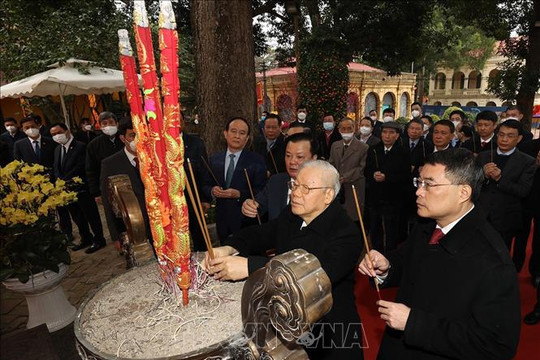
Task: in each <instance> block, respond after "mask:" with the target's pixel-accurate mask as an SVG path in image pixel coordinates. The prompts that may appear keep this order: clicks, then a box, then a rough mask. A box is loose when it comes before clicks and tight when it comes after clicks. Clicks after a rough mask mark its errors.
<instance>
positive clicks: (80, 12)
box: [0, 0, 130, 81]
mask: <svg viewBox="0 0 540 360" xmlns="http://www.w3.org/2000/svg"><path fill="white" fill-rule="evenodd" d="M0 20H1V22H2V24H3V25H2V27H0V39H2V40H1V43H0V48H1V49H2V51H1V52H0V70H1V71H2V72H3V73H4V76H5V80H6V81H13V80H17V79H20V78H24V77H26V76H29V75H32V74H35V73H37V72H41V71H44V70H47V65H49V64H52V63H54V62H56V61H58V60H62V59H64V60H65V59H67V58H70V57H74V58H78V59H84V60H90V61H95V62H97V63H98V64H99V65H102V66H106V67H111V68H115V69H118V68H119V67H120V64H119V61H118V35H117V30H118V29H120V28H130V22H129V21H128V17H127V16H126V15H125V14H124V13H122V12H120V11H118V10H117V9H116V7H115V5H114V2H113V1H111V0H85V1H71V0H56V1H52V0H34V1H18V0H4V1H3V3H2V7H1V10H0Z"/></svg>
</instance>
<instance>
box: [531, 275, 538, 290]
mask: <svg viewBox="0 0 540 360" xmlns="http://www.w3.org/2000/svg"><path fill="white" fill-rule="evenodd" d="M531 282H532V284H533V286H534V287H538V286H539V285H540V276H532V277H531Z"/></svg>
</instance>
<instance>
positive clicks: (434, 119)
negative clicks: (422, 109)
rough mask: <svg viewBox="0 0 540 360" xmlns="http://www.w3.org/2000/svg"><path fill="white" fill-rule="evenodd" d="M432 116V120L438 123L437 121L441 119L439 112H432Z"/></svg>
mask: <svg viewBox="0 0 540 360" xmlns="http://www.w3.org/2000/svg"><path fill="white" fill-rule="evenodd" d="M429 116H431V120H433V122H434V123H436V122H437V121H439V120H441V118H440V117H439V115H437V114H431V115H429Z"/></svg>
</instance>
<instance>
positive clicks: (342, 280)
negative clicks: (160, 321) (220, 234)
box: [205, 160, 363, 360]
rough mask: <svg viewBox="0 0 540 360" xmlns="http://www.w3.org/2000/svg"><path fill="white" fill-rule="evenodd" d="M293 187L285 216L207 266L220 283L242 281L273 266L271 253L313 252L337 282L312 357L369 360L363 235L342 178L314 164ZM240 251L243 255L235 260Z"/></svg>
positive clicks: (254, 230) (238, 236)
mask: <svg viewBox="0 0 540 360" xmlns="http://www.w3.org/2000/svg"><path fill="white" fill-rule="evenodd" d="M290 188H291V204H290V205H289V206H287V208H286V209H285V210H284V211H283V212H282V213H281V215H280V216H279V218H277V219H276V220H273V221H271V222H269V223H267V224H263V225H261V226H251V227H249V228H246V229H242V230H241V231H239V232H237V233H235V234H234V235H233V236H232V237H230V238H229V239H228V240H227V246H223V247H218V248H215V249H214V254H215V256H216V257H215V258H214V260H210V259H209V258H208V256H207V261H206V264H205V266H206V268H207V270H208V271H209V273H210V274H212V275H214V278H216V279H221V280H240V279H244V278H246V277H248V275H250V274H252V273H253V272H254V271H256V270H258V269H260V268H262V267H263V266H264V265H265V264H266V262H268V260H269V258H268V257H267V256H266V253H267V251H268V250H270V249H275V253H276V254H282V253H285V252H287V251H289V250H294V249H304V250H306V251H307V252H309V253H311V254H313V255H314V256H315V257H317V259H318V260H319V261H320V263H321V267H322V269H323V270H324V271H325V272H326V274H327V275H328V277H329V278H330V281H331V283H332V298H333V306H332V309H331V310H330V312H328V314H326V315H325V316H323V318H322V319H321V320H320V321H319V322H318V323H317V324H315V327H314V329H313V330H312V331H311V332H312V333H313V335H314V338H315V339H319V337H322V338H321V339H319V340H318V341H316V342H315V344H314V345H313V346H312V347H309V348H306V351H307V353H308V356H309V358H310V359H317V360H319V359H336V360H342V359H363V352H362V348H361V342H362V337H363V336H362V330H361V325H360V318H359V316H358V312H357V311H356V306H355V300H354V291H353V289H354V270H355V269H354V268H355V264H356V262H357V260H358V257H359V256H360V252H361V251H362V242H361V241H359V239H360V237H361V234H360V230H359V229H358V227H357V226H356V225H355V224H354V223H353V222H352V220H351V219H350V218H349V217H348V216H347V214H346V213H345V211H344V210H343V208H342V207H341V205H340V204H339V201H337V200H336V196H337V194H338V192H339V188H340V184H339V174H338V172H337V171H336V169H335V168H334V167H333V166H332V165H330V164H329V163H328V162H326V161H322V160H315V161H308V162H305V163H304V164H302V166H301V167H300V171H299V173H298V176H297V177H296V180H294V181H291V183H290ZM237 252H238V253H239V256H232V255H233V254H234V253H237ZM321 329H322V330H321ZM325 345H326V346H325Z"/></svg>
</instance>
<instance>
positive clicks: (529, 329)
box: [355, 232, 540, 360]
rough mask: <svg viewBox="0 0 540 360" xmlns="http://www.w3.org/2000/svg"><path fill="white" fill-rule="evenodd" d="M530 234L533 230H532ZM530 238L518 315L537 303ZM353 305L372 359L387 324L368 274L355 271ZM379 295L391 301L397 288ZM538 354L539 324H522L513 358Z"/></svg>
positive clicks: (526, 359) (524, 359) (366, 352)
mask: <svg viewBox="0 0 540 360" xmlns="http://www.w3.org/2000/svg"><path fill="white" fill-rule="evenodd" d="M531 234H532V232H531ZM531 241H532V236H531V237H530V238H529V243H528V246H527V260H526V262H525V265H524V266H523V269H522V270H521V272H520V274H519V279H518V280H519V288H520V296H521V315H522V316H521V317H522V319H523V316H525V314H528V313H529V312H531V310H532V308H533V306H534V304H535V303H536V290H535V288H534V287H533V286H532V283H531V277H530V275H529V271H528V266H529V257H530V254H531ZM355 296H356V299H357V300H356V305H357V309H358V312H359V313H360V318H361V319H362V322H363V324H364V331H365V338H364V341H365V343H364V345H365V346H366V348H365V349H364V359H365V360H374V359H375V358H376V357H377V351H378V350H379V344H380V342H381V339H382V334H383V331H384V328H385V326H386V324H385V323H384V321H382V320H381V319H380V318H379V313H378V312H377V305H376V304H375V302H376V301H377V300H378V297H377V292H376V291H375V288H373V287H372V286H371V285H370V284H369V282H368V280H367V277H365V276H362V275H360V273H357V277H356V288H355ZM381 296H382V298H383V299H387V300H391V299H394V298H395V296H396V289H395V288H394V289H385V290H381ZM539 353H540V323H538V324H536V325H532V326H531V325H525V324H523V323H522V325H521V336H520V340H519V346H518V351H517V354H516V356H515V357H514V359H515V360H531V359H538V358H539V355H538V354H539Z"/></svg>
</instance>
